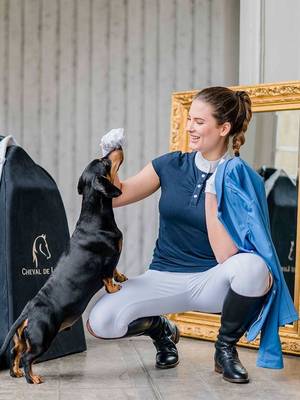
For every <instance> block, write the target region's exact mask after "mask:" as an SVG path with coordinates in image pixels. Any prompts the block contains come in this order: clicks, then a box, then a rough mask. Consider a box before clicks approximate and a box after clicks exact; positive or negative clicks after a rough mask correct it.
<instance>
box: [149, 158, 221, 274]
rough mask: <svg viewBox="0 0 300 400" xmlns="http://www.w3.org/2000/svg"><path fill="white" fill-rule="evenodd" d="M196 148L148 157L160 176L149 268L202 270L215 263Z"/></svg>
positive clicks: (172, 270)
mask: <svg viewBox="0 0 300 400" xmlns="http://www.w3.org/2000/svg"><path fill="white" fill-rule="evenodd" d="M196 153H197V152H196V151H193V152H191V153H182V152H181V151H173V152H170V153H167V154H164V155H162V156H160V157H157V158H155V159H154V160H152V165H153V168H154V169H155V171H156V173H157V175H158V176H159V179H160V185H161V197H160V200H159V234H158V239H157V240H156V245H155V249H154V252H153V258H152V261H151V263H150V266H149V269H155V270H158V271H171V272H203V271H206V270H208V269H209V268H212V267H214V266H215V265H217V264H218V262H217V260H216V258H215V256H214V253H213V250H212V248H211V246H210V243H209V239H208V233H207V227H206V218H205V192H204V189H205V182H206V180H207V179H208V178H209V177H210V176H211V175H212V172H211V173H206V172H204V171H201V170H200V169H199V168H198V167H197V166H196V164H195V155H196Z"/></svg>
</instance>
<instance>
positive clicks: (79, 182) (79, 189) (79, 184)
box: [77, 175, 84, 194]
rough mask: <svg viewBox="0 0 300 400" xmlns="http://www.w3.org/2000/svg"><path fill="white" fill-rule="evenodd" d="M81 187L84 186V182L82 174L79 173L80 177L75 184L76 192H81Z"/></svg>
mask: <svg viewBox="0 0 300 400" xmlns="http://www.w3.org/2000/svg"><path fill="white" fill-rule="evenodd" d="M83 187H84V182H83V179H82V175H81V177H80V178H79V181H78V184H77V191H78V194H82V193H83Z"/></svg>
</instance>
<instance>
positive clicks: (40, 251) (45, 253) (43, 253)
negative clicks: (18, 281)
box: [22, 234, 53, 275]
mask: <svg viewBox="0 0 300 400" xmlns="http://www.w3.org/2000/svg"><path fill="white" fill-rule="evenodd" d="M50 259H51V253H50V250H49V246H48V243H47V238H46V234H43V235H39V236H37V237H36V238H35V239H34V241H33V245H32V263H33V266H34V267H35V268H25V267H23V268H22V275H50V274H51V273H52V272H53V267H46V266H45V264H44V262H45V260H50Z"/></svg>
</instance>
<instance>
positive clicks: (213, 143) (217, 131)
mask: <svg viewBox="0 0 300 400" xmlns="http://www.w3.org/2000/svg"><path fill="white" fill-rule="evenodd" d="M212 112H213V108H212V106H211V105H210V104H209V103H206V102H204V101H202V100H194V101H193V102H192V104H191V107H190V110H189V113H188V119H187V123H186V130H187V132H188V134H189V136H190V143H189V144H190V148H191V150H192V151H201V153H202V152H204V153H205V152H210V151H216V150H221V149H222V148H223V147H224V138H225V136H226V134H227V133H228V132H229V131H230V123H229V122H225V123H224V124H222V125H217V121H216V119H215V118H214V117H213V115H212Z"/></svg>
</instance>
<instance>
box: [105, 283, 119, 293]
mask: <svg viewBox="0 0 300 400" xmlns="http://www.w3.org/2000/svg"><path fill="white" fill-rule="evenodd" d="M121 288H122V286H121V285H118V284H115V283H113V284H112V285H109V286H105V289H106V291H107V293H116V292H118V291H119V290H120V289H121Z"/></svg>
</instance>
